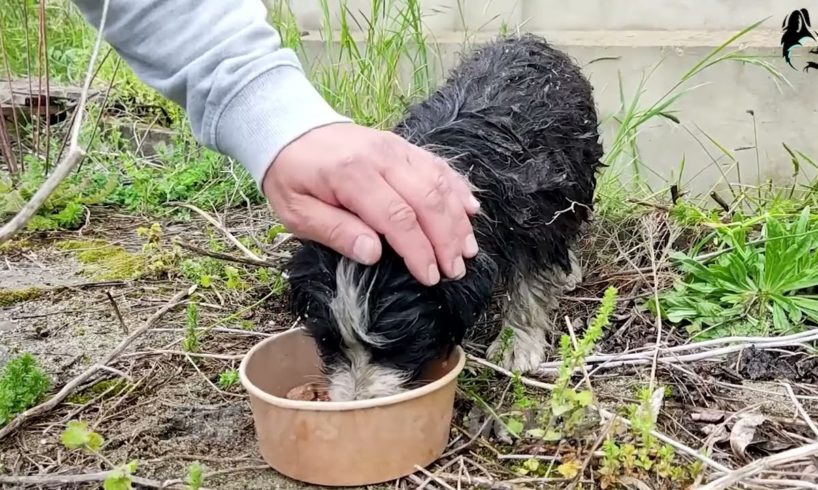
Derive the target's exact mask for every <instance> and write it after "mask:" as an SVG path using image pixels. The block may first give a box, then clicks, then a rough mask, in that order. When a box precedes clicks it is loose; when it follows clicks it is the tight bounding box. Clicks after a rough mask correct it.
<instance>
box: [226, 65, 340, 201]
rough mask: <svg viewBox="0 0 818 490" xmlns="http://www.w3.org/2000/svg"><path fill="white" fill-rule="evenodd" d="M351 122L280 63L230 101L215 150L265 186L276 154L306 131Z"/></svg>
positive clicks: (296, 72) (293, 69)
mask: <svg viewBox="0 0 818 490" xmlns="http://www.w3.org/2000/svg"><path fill="white" fill-rule="evenodd" d="M338 122H350V119H349V118H347V117H345V116H342V115H340V114H338V113H337V112H335V110H333V109H332V107H331V106H330V105H329V104H328V103H327V102H326V101H325V100H324V99H323V98H322V97H321V95H320V94H319V93H318V91H317V90H316V89H315V87H313V86H312V84H311V83H310V82H309V80H307V78H306V77H305V76H304V73H303V72H302V71H301V70H300V69H298V68H296V67H294V66H290V65H279V66H277V67H276V68H274V69H272V70H270V71H268V72H266V73H264V74H262V75H260V76H258V77H257V78H256V79H254V80H253V81H251V82H250V83H248V84H247V86H246V87H244V89H243V90H241V91H240V92H239V93H238V94H236V96H235V97H233V98H232V100H230V101H229V102H228V105H227V106H226V107H225V108H224V110H223V111H222V114H221V117H219V119H218V121H217V123H216V128H215V131H216V134H215V143H216V149H217V150H218V151H220V152H222V153H224V154H226V155H228V156H230V157H232V158H234V159H236V160H237V161H238V162H239V163H241V164H242V165H243V166H244V167H245V168H246V169H247V171H248V172H249V173H250V175H251V176H252V177H253V179H254V180H255V181H256V184H257V185H258V186H259V188H261V184H262V181H263V180H264V175H265V174H266V173H267V169H268V168H269V167H270V164H271V163H272V162H273V160H275V158H276V156H278V153H279V152H280V151H281V150H282V149H283V148H284V147H285V146H287V145H288V144H289V143H291V142H292V141H293V140H295V139H297V138H298V137H300V136H301V135H303V134H304V133H306V132H308V131H310V130H311V129H315V128H317V127H320V126H325V125H327V124H332V123H338Z"/></svg>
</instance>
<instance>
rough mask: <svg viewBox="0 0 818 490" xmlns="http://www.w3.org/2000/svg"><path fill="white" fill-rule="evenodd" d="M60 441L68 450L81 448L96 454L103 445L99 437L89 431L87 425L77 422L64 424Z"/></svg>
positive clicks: (102, 440)
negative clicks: (64, 427)
mask: <svg viewBox="0 0 818 490" xmlns="http://www.w3.org/2000/svg"><path fill="white" fill-rule="evenodd" d="M60 441H61V442H62V444H63V445H64V446H65V447H66V448H68V449H80V448H82V449H86V450H88V451H91V452H98V451H99V450H100V448H102V444H103V443H104V439H103V438H102V436H101V435H99V434H97V433H96V432H93V431H89V430H88V424H87V423H85V422H82V421H79V420H72V421H70V422H68V424H66V429H65V430H64V431H63V433H62V434H61V435H60Z"/></svg>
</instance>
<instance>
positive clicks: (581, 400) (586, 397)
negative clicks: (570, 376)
mask: <svg viewBox="0 0 818 490" xmlns="http://www.w3.org/2000/svg"><path fill="white" fill-rule="evenodd" d="M593 399H594V395H593V393H591V392H590V391H588V390H584V391H580V392H579V393H577V394H576V395H575V396H574V400H575V401H576V402H577V403H578V404H579V406H581V407H587V406H589V405H591V402H593Z"/></svg>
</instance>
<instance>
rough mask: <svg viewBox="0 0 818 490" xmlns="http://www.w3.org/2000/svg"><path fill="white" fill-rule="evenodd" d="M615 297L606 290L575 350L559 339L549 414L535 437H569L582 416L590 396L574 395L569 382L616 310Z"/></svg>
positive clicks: (611, 290) (566, 338) (584, 393)
mask: <svg viewBox="0 0 818 490" xmlns="http://www.w3.org/2000/svg"><path fill="white" fill-rule="evenodd" d="M616 297H617V290H616V288H615V287H613V286H609V287H608V288H607V289H606V290H605V294H604V295H603V297H602V303H601V305H600V307H599V310H598V311H597V313H596V315H595V316H594V318H593V320H592V321H591V323H590V325H589V326H588V328H587V329H586V330H585V333H584V335H583V336H582V337H581V338H580V339H579V340H578V342H577V345H576V346H573V345H572V342H571V337H570V336H569V335H567V334H566V335H563V336H562V338H561V339H560V356H561V357H560V367H559V370H558V374H557V379H556V381H555V383H554V385H555V386H554V389H553V391H552V392H551V399H550V403H549V410H548V412H547V413H546V415H545V419H546V423H545V427H546V429H545V430H544V431H541V432H538V433H536V435H538V436H540V437H542V438H544V439H545V440H549V441H555V440H559V439H562V438H564V437H565V436H566V435H569V436H570V435H571V434H572V433H573V431H574V430H575V429H576V428H577V427H578V426H579V425H580V424H581V422H582V420H583V419H584V418H585V416H586V411H587V409H588V407H589V406H590V405H591V403H592V401H593V395H592V393H591V392H590V391H589V390H582V391H576V390H575V389H574V388H572V387H571V378H572V376H573V374H574V373H575V372H576V370H577V369H578V368H579V367H580V366H582V365H583V364H584V363H585V358H586V357H587V356H588V355H590V354H591V352H592V351H593V349H594V347H595V346H596V343H597V342H598V341H599V339H600V338H601V337H602V334H603V332H604V329H605V327H607V326H608V324H609V323H610V318H611V315H612V314H613V312H614V309H615V307H616ZM558 427H559V429H558Z"/></svg>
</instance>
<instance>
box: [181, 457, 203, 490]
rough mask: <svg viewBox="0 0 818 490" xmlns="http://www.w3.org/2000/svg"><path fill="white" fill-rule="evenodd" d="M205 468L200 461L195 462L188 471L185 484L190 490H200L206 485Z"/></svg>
mask: <svg viewBox="0 0 818 490" xmlns="http://www.w3.org/2000/svg"><path fill="white" fill-rule="evenodd" d="M203 472H204V468H203V467H202V464H201V463H199V462H198V461H194V462H193V463H191V464H190V466H189V467H188V469H187V475H186V476H185V484H186V485H187V487H188V488H189V489H190V490H199V488H201V487H202V484H204V475H203Z"/></svg>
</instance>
